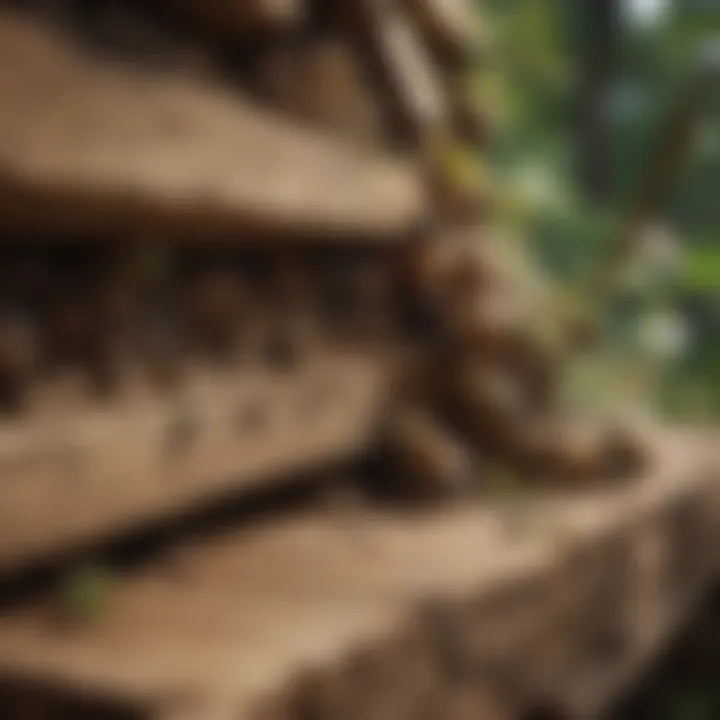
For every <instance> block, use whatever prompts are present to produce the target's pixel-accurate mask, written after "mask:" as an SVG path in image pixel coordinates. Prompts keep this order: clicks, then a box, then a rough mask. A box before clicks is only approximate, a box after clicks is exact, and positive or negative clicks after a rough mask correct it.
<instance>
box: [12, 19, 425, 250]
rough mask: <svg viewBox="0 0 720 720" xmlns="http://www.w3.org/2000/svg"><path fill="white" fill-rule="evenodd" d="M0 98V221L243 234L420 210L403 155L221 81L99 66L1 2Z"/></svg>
mask: <svg viewBox="0 0 720 720" xmlns="http://www.w3.org/2000/svg"><path fill="white" fill-rule="evenodd" d="M0 106H1V107H2V112H0V226H2V227H6V228H7V227H18V228H22V229H23V230H24V231H25V232H28V231H31V230H33V229H44V230H52V231H54V232H56V233H57V231H59V230H63V229H65V230H72V231H87V232H91V231H98V232H101V233H102V234H103V235H105V236H107V235H108V234H112V233H118V232H128V233H133V232H142V231H145V232H152V231H156V230H157V231H162V232H164V233H166V234H168V233H173V232H174V233H176V234H181V235H182V234H185V235H191V236H192V235H195V236H198V235H200V236H202V237H211V236H213V235H217V234H225V235H227V234H234V235H235V237H236V239H237V240H238V241H239V240H241V239H242V237H243V235H246V236H247V235H248V234H250V235H252V233H253V232H254V231H258V230H262V231H266V232H285V233H286V234H289V236H290V237H292V236H293V235H304V236H307V234H308V233H313V232H316V233H321V234H334V235H335V236H336V237H352V236H358V235H363V234H364V235H380V236H382V235H384V234H386V235H391V234H398V233H402V232H403V231H405V230H407V229H408V228H409V227H412V226H413V225H414V224H415V223H416V222H418V221H419V220H420V218H421V217H422V212H423V204H424V197H423V191H422V186H421V180H420V177H419V176H418V175H417V174H416V172H415V170H414V169H413V168H412V167H411V166H409V165H405V164H402V163H399V162H397V161H395V160H393V159H389V158H386V157H384V156H382V155H377V154H373V153H372V152H370V151H369V150H365V149H360V148H357V147H353V146H350V145H346V144H344V143H342V142H340V141H339V140H335V139H332V138H327V137H325V136H323V135H322V134H321V133H314V132H311V131H309V130H305V129H302V128H300V127H299V126H297V125H296V124H293V123H292V122H290V121H286V120H282V119H280V118H279V117H275V116H274V115H272V114H270V113H267V112H264V111H261V110H260V109H259V108H256V107H254V106H253V105H252V104H249V103H247V102H245V101H243V100H241V99H240V98H238V97H237V94H236V93H234V92H231V91H227V92H226V91H224V90H222V89H221V88H219V87H212V86H210V85H208V84H205V85H203V84H200V83H193V82H191V81H190V80H189V79H183V78H171V77H168V76H161V75H158V74H153V73H152V72H150V71H145V72H132V71H131V70H130V69H129V68H126V69H122V68H120V67H111V66H108V65H106V64H103V63H102V62H101V61H100V60H99V59H98V58H95V57H91V56H86V55H85V54H84V53H83V51H81V50H80V49H79V48H77V47H74V46H73V45H71V44H69V43H68V40H67V38H66V37H65V36H64V35H62V34H61V33H59V32H53V31H52V30H51V29H50V28H45V29H43V26H42V25H39V24H33V23H32V22H30V21H28V20H23V19H22V18H20V17H19V16H18V17H16V16H14V15H13V14H11V13H7V12H2V13H0ZM349 179H351V181H348V180H349Z"/></svg>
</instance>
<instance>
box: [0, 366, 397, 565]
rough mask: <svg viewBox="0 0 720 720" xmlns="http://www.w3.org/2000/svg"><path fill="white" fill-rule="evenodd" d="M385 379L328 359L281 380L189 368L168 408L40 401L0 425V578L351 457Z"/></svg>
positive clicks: (126, 398)
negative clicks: (38, 560)
mask: <svg viewBox="0 0 720 720" xmlns="http://www.w3.org/2000/svg"><path fill="white" fill-rule="evenodd" d="M388 372H389V367H388V366H386V365H384V361H383V360H382V359H380V358H375V359H373V358H368V357H365V358H364V357H362V356H359V357H353V356H351V355H350V356H342V355H340V356H338V355H333V356H332V357H315V358H314V359H313V360H311V361H309V362H308V363H307V364H303V365H301V366H300V368H298V369H297V370H296V371H295V372H290V373H282V372H277V371H272V370H270V369H263V368H257V369H252V368H246V367H240V368H237V369H236V370H234V371H232V370H228V371H219V370H215V371H213V370H212V369H209V368H205V369H201V368H198V370H197V372H195V373H192V374H191V375H190V377H189V378H188V379H187V381H186V382H185V384H184V386H183V388H182V389H181V390H180V391H179V392H178V393H177V394H175V395H174V396H170V397H165V396H161V395H158V394H157V393H152V392H151V391H150V390H149V389H148V388H147V387H145V386H139V387H137V388H136V389H135V390H132V389H130V390H128V391H127V392H126V393H124V394H123V395H121V396H120V397H119V398H117V399H116V400H113V401H108V402H107V403H106V404H100V405H93V404H91V403H90V402H89V401H84V402H81V401H78V400H76V401H75V402H74V403H72V404H70V403H69V402H67V401H65V400H64V399H63V400H60V399H56V400H55V401H54V402H53V398H52V396H51V395H50V393H49V392H46V391H41V392H40V393H39V394H40V395H41V397H42V401H43V402H42V404H41V403H36V404H37V405H38V407H35V408H32V409H31V410H30V411H29V412H28V414H27V416H26V417H25V418H24V419H22V420H17V419H8V420H6V421H5V423H4V424H3V425H1V426H0V566H3V565H5V566H8V565H10V564H14V563H17V562H19V561H20V560H24V559H27V558H29V557H34V556H37V555H43V554H47V553H50V552H54V551H56V550H59V549H62V548H63V547H67V546H74V545H75V544H77V543H79V542H80V541H87V540H90V539H94V538H98V537H102V536H106V535H107V534H108V533H111V532H112V531H115V530H120V529H124V528H127V527H130V526H132V525H136V524H138V523H140V522H142V521H145V520H149V519H153V518H156V517H158V516H162V515H165V514H168V513H172V512H174V511H179V510H183V509H191V508H192V507H193V506H194V505H195V504H196V503H198V502H201V501H203V500H207V499H211V498H213V497H218V496H219V495H221V494H222V493H223V492H228V491H238V490H241V489H242V488H247V489H253V488H257V487H259V486H262V485H263V484H267V483H271V482H276V481H278V480H279V479H282V476H283V473H286V472H288V471H290V470H293V471H295V472H296V471H297V470H298V469H299V468H302V467H306V468H307V467H311V466H313V465H314V464H320V463H322V462H325V461H328V460H330V459H332V458H341V457H343V456H347V455H348V454H352V453H357V452H359V451H360V450H361V449H362V448H363V447H364V446H365V445H366V443H367V442H369V440H370V439H371V437H372V434H373V433H374V431H375V423H376V420H377V418H376V413H377V412H378V411H379V402H380V398H381V397H382V393H383V388H384V384H385V382H386V379H387V373H388ZM56 395H57V394H56ZM255 416H258V417H255Z"/></svg>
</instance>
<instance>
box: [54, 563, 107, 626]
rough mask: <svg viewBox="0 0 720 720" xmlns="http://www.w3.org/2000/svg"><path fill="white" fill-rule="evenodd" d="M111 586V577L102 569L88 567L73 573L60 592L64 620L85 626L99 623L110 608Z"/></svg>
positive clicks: (60, 604)
mask: <svg viewBox="0 0 720 720" xmlns="http://www.w3.org/2000/svg"><path fill="white" fill-rule="evenodd" d="M111 584H112V583H111V578H110V575H109V574H108V572H107V571H106V570H105V569H103V568H100V567H95V566H88V567H85V568H81V569H78V570H76V571H74V572H72V573H71V574H70V575H69V576H68V577H66V578H65V580H64V581H63V582H62V583H61V586H60V590H59V597H58V600H59V603H58V604H59V608H60V615H61V617H62V619H63V620H66V621H69V622H71V623H73V624H76V623H78V624H83V625H84V624H87V623H92V622H95V621H97V620H98V619H99V618H100V616H101V615H102V614H104V613H105V611H106V609H107V607H108V603H109V599H110V589H111Z"/></svg>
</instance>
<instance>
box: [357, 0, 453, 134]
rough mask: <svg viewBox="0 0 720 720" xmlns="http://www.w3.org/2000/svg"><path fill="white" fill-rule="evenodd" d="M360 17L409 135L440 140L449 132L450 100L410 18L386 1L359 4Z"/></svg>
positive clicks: (366, 37)
mask: <svg viewBox="0 0 720 720" xmlns="http://www.w3.org/2000/svg"><path fill="white" fill-rule="evenodd" d="M356 12H357V17H358V20H359V23H360V25H361V27H362V28H363V33H364V34H365V40H366V42H367V44H368V46H369V48H370V49H371V52H372V53H373V55H374V57H375V60H376V62H377V64H378V67H379V68H380V70H381V73H382V75H383V78H384V83H385V85H386V87H387V88H388V90H389V92H390V95H391V102H392V105H393V106H394V107H395V108H396V112H397V113H398V115H399V120H400V122H401V124H402V125H403V126H404V128H403V129H404V131H405V132H410V133H412V134H413V135H414V136H416V137H419V138H420V139H426V138H432V137H435V136H436V135H437V134H438V133H440V132H442V131H443V130H444V129H446V128H447V123H448V121H449V109H448V105H447V98H446V95H445V90H444V87H443V83H442V78H441V76H440V73H439V71H438V68H437V67H436V66H435V65H434V63H433V62H432V59H431V57H430V56H429V55H428V53H427V52H426V49H425V47H424V45H423V43H422V41H421V38H420V36H419V34H418V33H417V32H416V29H415V27H414V26H413V24H412V23H411V21H410V18H409V17H408V16H407V15H406V14H405V13H404V12H403V11H402V9H401V8H398V7H396V6H395V5H394V4H393V3H387V2H382V0H367V1H366V2H362V3H358V5H357V10H356Z"/></svg>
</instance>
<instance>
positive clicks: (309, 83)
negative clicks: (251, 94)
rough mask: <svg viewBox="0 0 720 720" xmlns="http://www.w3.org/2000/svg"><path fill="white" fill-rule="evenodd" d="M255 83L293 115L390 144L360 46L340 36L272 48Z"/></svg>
mask: <svg viewBox="0 0 720 720" xmlns="http://www.w3.org/2000/svg"><path fill="white" fill-rule="evenodd" d="M255 79H256V82H257V85H258V88H259V91H260V92H261V93H262V94H263V96H264V97H266V98H267V99H269V100H270V101H271V102H272V103H273V105H275V106H276V107H278V109H280V110H284V111H285V112H287V113H288V114H289V116H290V117H300V118H302V119H303V120H306V121H309V122H311V123H313V124H316V125H319V126H321V127H325V128H328V129H331V130H333V131H336V132H340V133H343V134H345V135H349V136H351V137H353V138H355V139H359V140H363V141H365V142H371V143H374V144H377V145H382V144H386V143H384V140H385V139H386V136H387V131H386V127H385V117H384V115H385V112H386V111H385V110H384V109H383V108H382V107H381V105H380V102H379V98H378V96H377V93H376V92H374V88H371V87H370V83H369V82H368V79H367V77H366V73H364V71H363V67H362V62H361V59H360V58H359V57H358V53H357V52H356V50H355V48H353V47H352V46H351V45H350V44H349V43H348V42H346V41H344V40H343V39H341V38H332V37H330V38H322V39H319V38H313V39H312V41H309V42H308V41H306V42H300V43H297V44H290V43H288V44H287V45H285V46H283V47H281V48H272V49H270V50H269V51H268V52H267V53H266V54H265V57H263V58H262V60H261V61H260V63H259V70H258V72H257V77H256V78H255Z"/></svg>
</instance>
